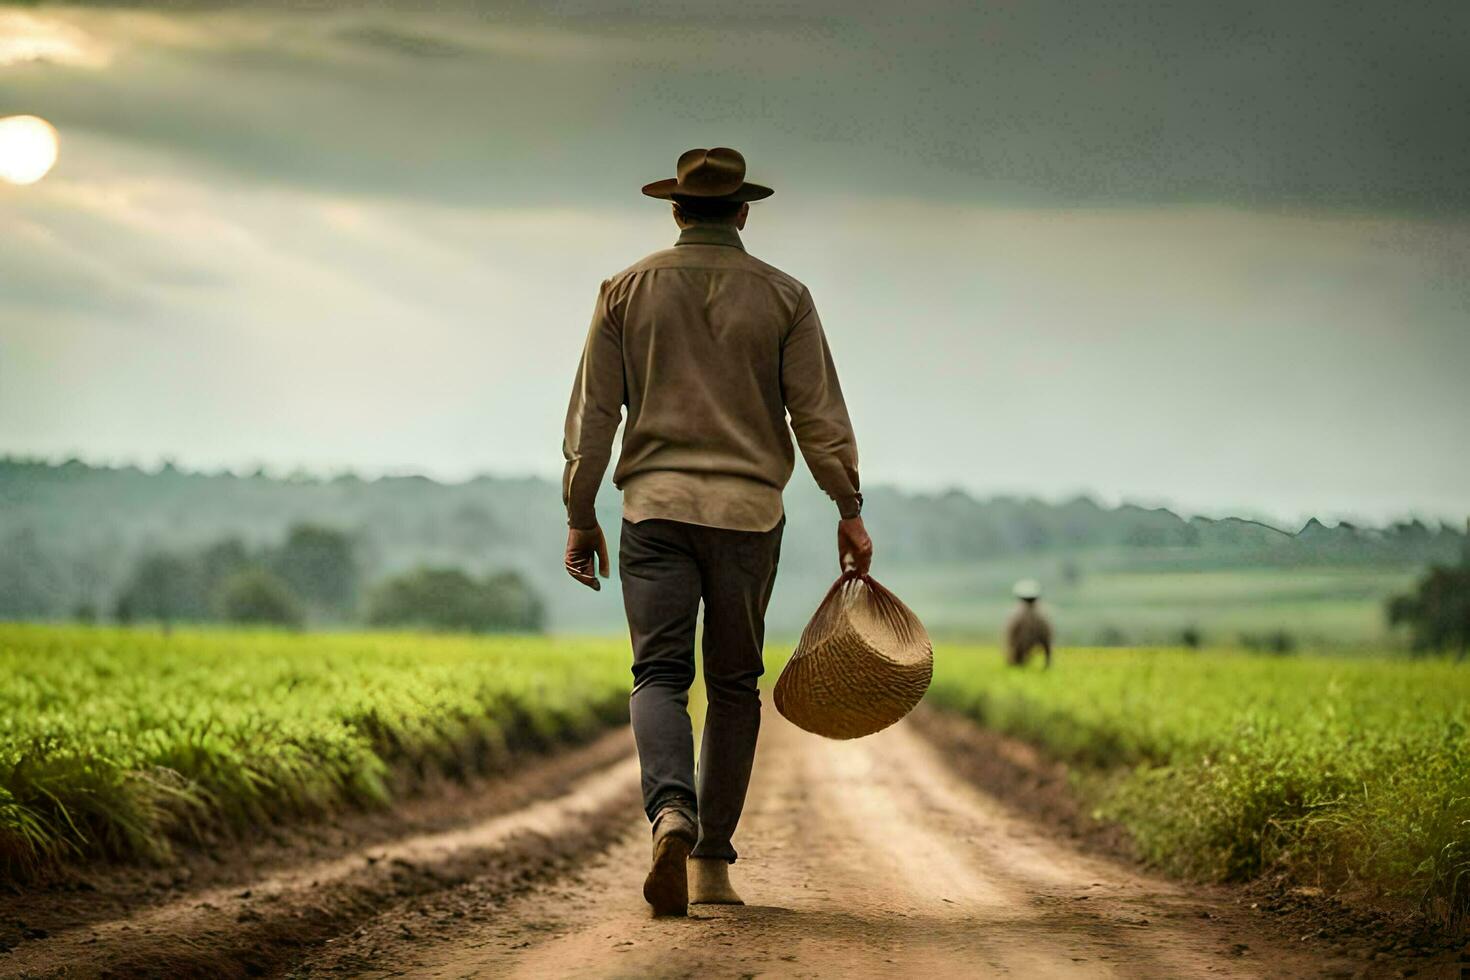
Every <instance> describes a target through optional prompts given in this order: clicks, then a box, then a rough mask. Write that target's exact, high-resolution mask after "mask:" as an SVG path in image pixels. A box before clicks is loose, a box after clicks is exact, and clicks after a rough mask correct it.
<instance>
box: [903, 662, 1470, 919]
mask: <svg viewBox="0 0 1470 980" xmlns="http://www.w3.org/2000/svg"><path fill="white" fill-rule="evenodd" d="M929 699H930V701H931V702H932V703H934V704H935V705H936V706H938V707H941V708H946V709H949V710H954V711H958V712H960V713H962V714H964V715H966V716H968V717H970V718H972V719H973V720H975V721H978V722H980V723H981V724H983V725H986V726H987V727H990V728H993V729H995V730H998V731H1001V732H1004V733H1006V734H1009V735H1013V736H1016V737H1018V738H1021V739H1024V740H1026V741H1028V742H1031V743H1033V744H1035V745H1037V746H1039V747H1041V748H1043V749H1045V750H1046V751H1047V752H1049V753H1051V754H1052V755H1054V756H1056V757H1058V758H1060V759H1062V760H1064V761H1066V762H1068V763H1069V764H1071V765H1073V766H1074V768H1075V769H1076V770H1077V773H1078V776H1079V778H1078V779H1077V785H1078V787H1079V788H1080V789H1081V790H1082V792H1084V793H1085V794H1087V796H1088V798H1089V801H1090V802H1091V804H1092V805H1093V806H1094V807H1095V810H1096V814H1097V815H1098V816H1099V817H1101V818H1103V819H1109V820H1115V821H1117V822H1119V823H1120V824H1122V825H1123V826H1124V827H1126V828H1127V829H1128V831H1129V833H1130V834H1131V835H1132V837H1133V840H1134V841H1135V842H1136V844H1137V845H1138V847H1139V849H1140V851H1141V853H1142V854H1143V856H1144V857H1145V858H1146V859H1148V860H1149V861H1150V862H1151V863H1153V864H1156V865H1158V866H1159V867H1161V868H1164V869H1166V870H1168V871H1171V872H1173V873H1176V874H1179V875H1182V876H1185V877H1191V878H1198V879H1208V880H1216V881H1241V880H1246V879H1249V878H1252V877H1254V876H1256V875H1259V874H1261V873H1263V872H1265V871H1267V870H1271V871H1286V872H1288V873H1289V874H1290V875H1291V876H1292V877H1294V878H1295V879H1297V880H1299V881H1301V882H1303V883H1304V884H1313V885H1319V886H1327V887H1332V888H1342V887H1347V888H1350V889H1353V890H1359V889H1361V890H1364V891H1366V892H1367V893H1369V894H1371V895H1372V896H1375V897H1380V896H1381V897H1384V898H1387V899H1390V900H1394V901H1397V902H1403V901H1409V902H1413V903H1416V904H1418V905H1419V906H1420V907H1422V908H1423V909H1424V910H1425V911H1426V912H1427V913H1428V914H1430V915H1431V916H1433V917H1434V918H1437V919H1439V920H1441V921H1442V922H1444V923H1445V924H1446V925H1448V926H1449V927H1451V928H1462V927H1464V926H1465V925H1466V924H1467V922H1470V669H1466V668H1465V667H1464V666H1458V667H1457V666H1455V665H1453V664H1449V663H1442V662H1432V663H1412V662H1404V661H1388V660H1377V661H1364V660H1334V659H1331V658H1317V657H1313V658H1300V659H1296V658H1272V657H1258V656H1248V655H1244V654H1236V653H1228V652H1206V653H1193V652H1187V651H1182V650H1137V651H1103V650H1092V651H1069V652H1067V653H1066V654H1065V655H1064V656H1062V657H1060V658H1059V660H1058V665H1057V667H1056V668H1054V669H1053V670H1051V671H1047V672H1043V671H1040V670H1013V669H1010V668H1007V667H1005V666H1003V665H1002V663H1001V658H1000V655H999V654H998V653H997V652H996V651H994V650H992V649H985V648H977V647H965V648H954V647H951V648H947V649H941V650H939V651H938V652H937V656H936V672H935V680H934V686H933V688H932V690H931V692H930V695H929Z"/></svg>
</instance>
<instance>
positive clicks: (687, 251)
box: [607, 245, 806, 297]
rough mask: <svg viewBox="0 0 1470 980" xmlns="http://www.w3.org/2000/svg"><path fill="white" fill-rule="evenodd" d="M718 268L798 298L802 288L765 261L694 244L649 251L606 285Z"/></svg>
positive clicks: (722, 247) (803, 290) (798, 282)
mask: <svg viewBox="0 0 1470 980" xmlns="http://www.w3.org/2000/svg"><path fill="white" fill-rule="evenodd" d="M681 268H682V269H697V268H706V269H719V270H728V271H731V272H741V273H746V274H749V275H756V276H760V277H761V278H763V279H766V280H769V281H770V282H771V283H772V284H774V285H776V286H777V287H778V288H780V289H781V290H782V291H783V292H789V293H791V294H792V295H793V297H799V296H800V295H801V294H802V293H804V292H805V291H806V286H805V285H803V284H802V282H801V280H799V279H797V278H796V277H795V276H793V275H791V274H789V273H787V272H783V271H782V270H780V269H778V268H776V267H775V266H774V265H771V264H770V263H769V262H763V261H762V260H760V259H758V258H756V257H755V256H754V255H751V254H750V253H749V252H746V251H744V250H743V249H738V248H728V247H725V246H708V247H701V246H698V245H676V246H673V247H670V248H662V249H659V250H658V251H657V252H651V253H649V254H648V255H645V256H644V257H643V258H641V259H639V260H638V261H637V262H634V263H633V264H632V265H630V266H628V267H627V268H625V269H623V270H622V271H620V272H617V273H615V274H614V275H612V276H609V277H608V280H607V281H608V285H609V286H618V285H622V284H625V283H627V282H629V281H630V280H632V279H634V278H636V277H637V276H638V275H639V274H641V273H645V272H650V271H652V270H655V269H681Z"/></svg>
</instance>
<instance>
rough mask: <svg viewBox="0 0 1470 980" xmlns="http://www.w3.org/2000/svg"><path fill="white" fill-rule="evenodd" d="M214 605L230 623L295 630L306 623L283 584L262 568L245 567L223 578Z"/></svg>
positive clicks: (296, 603) (303, 615) (299, 605)
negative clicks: (287, 627)
mask: <svg viewBox="0 0 1470 980" xmlns="http://www.w3.org/2000/svg"><path fill="white" fill-rule="evenodd" d="M215 605H216V608H217V609H218V610H219V614H220V616H221V617H222V618H223V619H225V620H227V621H229V622H231V623H245V624H250V625H268V626H289V627H292V628H296V629H299V628H300V627H301V625H302V624H303V623H305V621H306V614H305V613H304V612H303V611H302V608H301V603H300V602H298V601H297V599H296V597H295V596H293V595H292V594H291V590H290V588H289V587H288V586H287V585H286V583H285V582H283V581H281V579H280V577H279V576H276V575H272V574H271V573H270V572H268V571H266V570H265V569H263V568H247V569H244V570H243V571H238V572H236V573H235V574H233V575H231V576H230V577H229V578H227V579H225V580H224V582H223V583H221V585H220V588H219V592H218V594H217V595H216V597H215Z"/></svg>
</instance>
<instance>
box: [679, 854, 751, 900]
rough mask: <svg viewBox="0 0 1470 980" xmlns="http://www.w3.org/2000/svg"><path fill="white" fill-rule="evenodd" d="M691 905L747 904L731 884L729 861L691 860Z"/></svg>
mask: <svg viewBox="0 0 1470 980" xmlns="http://www.w3.org/2000/svg"><path fill="white" fill-rule="evenodd" d="M689 904H691V905H744V904H745V902H744V901H742V900H741V898H740V896H739V895H738V894H736V892H735V888H734V886H733V885H731V884H730V862H729V861H726V860H725V859H724V858H690V859H689Z"/></svg>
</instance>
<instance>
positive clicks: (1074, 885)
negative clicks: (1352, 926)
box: [300, 715, 1393, 980]
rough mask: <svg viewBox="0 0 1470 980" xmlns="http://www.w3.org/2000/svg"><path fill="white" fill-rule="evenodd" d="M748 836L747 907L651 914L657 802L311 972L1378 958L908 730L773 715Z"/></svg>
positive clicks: (1029, 973)
mask: <svg viewBox="0 0 1470 980" xmlns="http://www.w3.org/2000/svg"><path fill="white" fill-rule="evenodd" d="M736 843H737V846H738V847H739V848H740V850H741V855H742V859H741V861H740V862H739V863H738V864H737V865H736V866H735V869H734V880H735V882H736V885H737V887H738V888H739V889H740V890H741V891H742V892H743V894H744V897H745V900H746V901H747V902H748V903H749V904H748V905H747V906H745V907H742V908H713V907H701V906H695V907H694V908H693V910H692V911H693V913H694V914H693V915H691V917H690V918H688V919H673V920H654V919H651V918H650V917H649V915H648V912H647V909H646V907H645V906H644V905H643V903H642V901H641V898H640V894H639V885H640V883H641V880H642V875H643V872H644V870H645V868H646V862H647V852H648V838H647V830H646V827H645V826H642V825H641V818H640V819H639V821H638V822H636V823H633V822H630V830H629V833H628V835H627V836H626V837H625V838H624V840H623V841H622V843H620V844H617V845H615V846H614V847H613V848H612V849H611V850H610V851H608V852H606V853H605V854H604V855H602V856H601V857H598V858H593V859H589V860H588V862H587V865H586V867H585V869H584V870H582V871H581V872H580V873H576V874H573V875H570V876H564V877H562V878H560V879H558V880H555V881H553V882H551V883H550V884H548V885H545V886H543V887H538V888H535V889H532V890H530V891H529V892H527V893H524V894H522V895H520V896H519V897H515V898H512V899H510V900H509V901H507V902H506V903H505V904H503V905H499V906H498V907H496V908H495V909H494V910H493V914H485V915H482V916H479V918H480V921H479V922H473V919H474V918H475V917H473V916H465V914H464V913H465V910H464V907H463V903H464V902H465V901H466V898H465V897H464V896H463V895H462V894H458V895H457V894H456V893H454V892H446V893H443V894H440V895H438V896H433V897H429V898H426V899H424V900H421V901H415V902H411V903H407V904H405V905H404V906H401V907H399V908H396V909H394V910H393V911H391V912H389V913H387V914H385V915H383V916H380V917H379V918H378V919H377V920H375V921H374V922H372V923H370V924H369V925H368V926H366V927H364V928H362V929H360V930H358V932H357V933H356V935H355V936H354V937H353V938H351V939H347V940H343V941H340V942H338V943H334V944H332V945H331V946H330V947H328V948H327V950H326V951H324V952H323V953H321V954H319V955H318V956H316V957H314V958H312V959H310V960H308V961H307V963H306V964H304V965H303V967H302V968H301V970H300V972H301V973H302V974H305V975H320V974H321V973H323V972H350V973H352V974H353V975H363V976H405V975H406V976H422V977H472V976H510V977H528V978H529V977H535V978H543V977H556V976H578V977H684V976H699V977H737V976H745V977H749V976H762V977H818V976H821V977H863V976H893V975H896V974H899V973H903V974H907V975H909V976H912V977H924V978H926V980H927V978H935V977H957V976H967V977H974V976H1019V977H1072V976H1076V977H1195V976H1204V975H1213V976H1228V977H1278V976H1280V977H1286V976H1291V977H1303V976H1344V977H1346V976H1353V975H1355V974H1356V975H1362V972H1363V970H1364V963H1363V961H1362V960H1361V959H1348V958H1345V957H1342V956H1336V955H1334V953H1333V951H1332V950H1330V949H1328V948H1326V947H1325V945H1324V944H1322V943H1319V942H1317V941H1315V940H1311V939H1305V938H1303V939H1296V938H1289V937H1286V936H1284V935H1282V934H1281V932H1280V931H1279V930H1277V929H1274V928H1272V927H1270V926H1269V924H1268V923H1266V922H1264V921H1263V919H1264V918H1265V917H1264V916H1263V915H1262V914H1260V913H1252V912H1251V911H1250V910H1249V909H1248V908H1242V907H1240V905H1238V904H1237V903H1236V902H1235V901H1233V900H1232V899H1231V898H1230V897H1229V896H1228V893H1224V892H1220V891H1201V890H1198V889H1192V888H1190V887H1188V886H1183V885H1177V884H1173V883H1170V882H1166V881H1162V880H1158V879H1154V878H1151V877H1148V876H1145V875H1141V874H1139V873H1138V872H1136V871H1135V870H1133V869H1131V868H1128V867H1125V866H1123V865H1120V864H1118V863H1115V862H1112V861H1110V860H1107V859H1103V858H1099V857H1093V856H1090V855H1086V854H1082V853H1079V852H1078V851H1076V850H1074V849H1072V848H1070V847H1069V846H1067V845H1065V844H1061V843H1058V841H1057V840H1056V839H1055V838H1054V837H1053V836H1051V835H1048V834H1045V833H1042V832H1039V831H1037V830H1036V829H1033V828H1032V827H1031V826H1029V825H1028V824H1027V823H1026V822H1024V821H1022V820H1020V819H1018V818H1016V817H1014V816H1012V815H1010V814H1009V813H1008V811H1007V810H1005V809H1004V808H1003V807H1002V806H1001V805H1000V804H999V803H997V802H996V801H994V800H992V799H990V798H989V797H987V796H985V795H984V794H982V793H981V792H979V791H977V790H976V789H974V788H973V787H972V786H971V785H970V784H968V783H966V782H964V781H963V780H961V779H960V778H959V777H957V776H956V775H954V773H953V771H952V770H951V769H950V767H948V766H947V765H946V764H945V763H944V760H942V759H941V758H940V757H939V755H938V751H937V750H936V749H934V748H933V747H932V746H931V745H930V744H929V743H927V742H925V741H924V740H923V739H921V738H920V737H919V736H918V735H917V734H916V733H915V732H914V731H913V730H912V729H911V728H910V727H909V726H908V725H907V724H900V725H898V726H896V727H895V728H893V729H890V730H889V731H887V732H884V733H882V734H880V735H878V736H875V737H872V738H868V739H863V740H860V741H856V742H830V741H826V740H822V739H818V738H815V737H812V736H809V735H806V734H804V733H801V732H799V731H797V730H796V729H794V728H792V727H791V726H790V725H789V724H787V723H786V722H784V721H783V720H781V719H780V718H778V717H776V716H774V715H770V716H768V719H767V722H766V726H765V730H764V732H763V735H762V744H761V750H760V755H759V758H758V761H757V777H756V782H755V783H754V785H753V786H752V791H751V797H750V801H749V805H748V808H747V811H746V818H745V821H744V823H743V824H742V826H741V831H740V834H739V835H738V837H737V841H736ZM471 900H472V899H471ZM482 911H483V910H482ZM451 917H458V921H460V922H463V923H465V924H464V925H463V926H462V927H456V928H452V929H449V930H444V929H442V928H440V929H434V930H432V931H431V932H430V933H429V934H427V935H426V934H425V931H424V929H423V928H422V924H424V923H427V922H439V923H442V922H444V921H446V920H447V919H448V918H451ZM1387 966H1388V964H1369V967H1368V972H1369V974H1370V975H1371V974H1373V973H1374V968H1375V967H1377V968H1384V967H1387ZM1386 975H1393V973H1391V972H1390V973H1387V974H1386Z"/></svg>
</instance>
